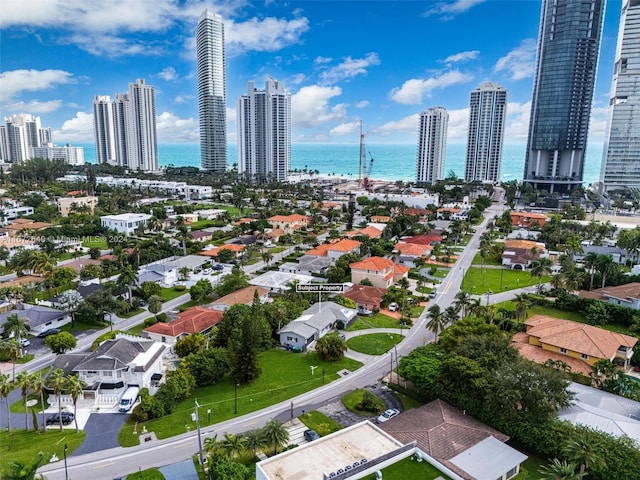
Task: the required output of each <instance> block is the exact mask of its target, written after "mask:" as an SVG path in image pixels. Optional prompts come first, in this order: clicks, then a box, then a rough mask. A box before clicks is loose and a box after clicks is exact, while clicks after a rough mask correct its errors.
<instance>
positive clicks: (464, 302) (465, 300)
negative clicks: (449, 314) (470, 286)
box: [455, 291, 471, 317]
mask: <svg viewBox="0 0 640 480" xmlns="http://www.w3.org/2000/svg"><path fill="white" fill-rule="evenodd" d="M455 298H456V301H455V306H456V308H457V309H458V310H459V311H461V312H462V316H463V317H466V316H467V310H468V309H469V307H470V306H471V295H469V294H468V293H466V292H463V291H460V292H458V293H456V297H455Z"/></svg>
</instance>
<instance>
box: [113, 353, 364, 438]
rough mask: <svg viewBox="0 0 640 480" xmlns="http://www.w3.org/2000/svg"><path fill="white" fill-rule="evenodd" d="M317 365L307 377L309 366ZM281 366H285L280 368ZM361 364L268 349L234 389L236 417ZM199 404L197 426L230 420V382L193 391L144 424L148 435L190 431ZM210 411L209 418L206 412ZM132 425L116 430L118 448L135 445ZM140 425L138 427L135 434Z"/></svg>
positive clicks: (297, 393) (327, 380)
mask: <svg viewBox="0 0 640 480" xmlns="http://www.w3.org/2000/svg"><path fill="white" fill-rule="evenodd" d="M312 365H313V366H317V367H318V368H317V369H316V370H315V374H314V375H311V366H312ZM283 366H286V368H285V369H283ZM361 366H362V364H361V363H360V362H356V361H355V360H351V359H349V358H343V359H342V360H340V361H338V362H325V361H323V360H321V359H320V358H319V357H318V356H317V354H316V353H315V352H314V353H309V354H304V353H292V352H287V351H283V350H269V351H267V352H264V353H262V354H261V355H260V368H261V369H262V374H261V375H260V378H258V379H257V380H256V381H255V382H253V383H252V384H250V385H242V386H240V387H238V415H244V414H246V413H249V412H255V411H256V410H260V409H262V408H265V407H268V406H270V405H273V404H275V403H278V402H281V401H283V400H286V399H288V398H291V397H295V396H297V395H300V394H302V393H304V392H308V391H310V390H313V389H314V388H318V387H320V386H322V377H323V376H322V371H323V370H324V372H325V375H324V380H325V383H329V382H331V381H333V380H337V379H338V378H339V375H338V373H337V372H338V371H340V370H343V369H347V370H350V371H354V370H357V369H358V368H360V367H361ZM196 399H197V400H198V403H199V404H200V424H201V427H204V426H207V425H211V424H213V423H218V422H222V421H224V420H228V419H230V418H233V416H234V415H233V409H234V388H233V381H232V380H231V379H230V378H228V377H227V378H225V379H224V380H223V381H222V382H220V383H219V384H217V385H214V386H211V387H203V388H199V389H197V390H196V391H195V392H194V393H193V395H191V396H190V397H189V398H187V399H185V400H184V401H182V402H180V403H179V404H178V405H177V406H176V408H175V409H174V411H173V413H172V414H170V415H165V416H164V417H162V418H158V419H154V420H149V421H148V422H145V423H144V426H146V427H147V430H148V431H149V432H155V433H156V435H157V436H158V438H160V439H162V438H168V437H171V436H173V435H178V434H180V433H185V432H186V431H187V430H193V429H194V428H195V423H194V422H192V421H191V413H192V412H193V409H194V403H195V400H196ZM208 409H211V418H210V419H209V416H208V415H207V410H208ZM133 428H134V423H133V422H132V421H128V422H127V423H126V424H125V425H124V427H123V428H122V430H120V434H119V440H120V444H121V445H122V446H133V445H137V444H138V435H133ZM141 430H142V425H141V424H140V425H138V433H139V432H140V431H141Z"/></svg>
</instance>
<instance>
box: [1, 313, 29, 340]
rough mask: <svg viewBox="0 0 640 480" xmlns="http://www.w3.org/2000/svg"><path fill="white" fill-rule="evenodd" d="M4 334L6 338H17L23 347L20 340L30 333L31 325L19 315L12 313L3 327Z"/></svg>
mask: <svg viewBox="0 0 640 480" xmlns="http://www.w3.org/2000/svg"><path fill="white" fill-rule="evenodd" d="M2 333H3V335H4V337H6V338H11V337H13V338H15V339H16V342H17V343H18V345H20V346H22V344H21V343H20V340H21V339H22V338H23V337H25V336H26V335H27V334H28V333H29V324H28V323H27V320H25V319H24V318H20V317H19V316H18V314H17V313H12V314H11V315H9V316H8V317H7V320H6V321H5V324H4V325H3V326H2Z"/></svg>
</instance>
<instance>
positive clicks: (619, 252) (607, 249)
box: [571, 245, 631, 265]
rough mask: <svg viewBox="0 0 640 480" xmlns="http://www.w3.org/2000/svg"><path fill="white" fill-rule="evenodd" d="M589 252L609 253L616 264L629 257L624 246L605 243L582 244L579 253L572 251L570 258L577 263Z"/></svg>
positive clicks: (597, 253)
mask: <svg viewBox="0 0 640 480" xmlns="http://www.w3.org/2000/svg"><path fill="white" fill-rule="evenodd" d="M590 253H595V254H596V255H610V256H611V259H612V260H613V263H617V264H618V265H623V264H625V263H626V262H627V258H631V256H630V255H629V252H627V250H625V249H624V248H620V247H617V246H607V245H583V247H582V252H581V253H574V254H573V255H572V256H571V259H572V260H573V261H574V262H577V263H583V262H584V259H585V258H586V257H587V255H589V254H590Z"/></svg>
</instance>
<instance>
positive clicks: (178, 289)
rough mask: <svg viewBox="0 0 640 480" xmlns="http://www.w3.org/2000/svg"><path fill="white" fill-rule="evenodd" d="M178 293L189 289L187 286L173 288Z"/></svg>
mask: <svg viewBox="0 0 640 480" xmlns="http://www.w3.org/2000/svg"><path fill="white" fill-rule="evenodd" d="M173 289H174V290H175V291H176V292H184V291H185V290H186V289H187V286H186V285H176V286H175V287H173Z"/></svg>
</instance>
